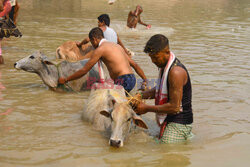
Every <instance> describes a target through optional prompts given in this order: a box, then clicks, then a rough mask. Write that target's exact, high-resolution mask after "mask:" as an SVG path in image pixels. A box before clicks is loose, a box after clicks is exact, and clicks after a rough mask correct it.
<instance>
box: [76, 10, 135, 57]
mask: <svg viewBox="0 0 250 167" xmlns="http://www.w3.org/2000/svg"><path fill="white" fill-rule="evenodd" d="M97 19H98V27H99V28H101V29H102V31H103V34H104V38H105V39H107V40H108V41H110V42H114V43H117V44H119V45H120V46H121V47H122V48H123V49H124V51H125V52H126V53H127V54H128V55H129V56H130V53H129V52H128V51H127V49H126V48H125V47H124V45H123V43H122V41H121V40H120V38H119V36H118V35H117V33H116V32H115V31H114V30H113V29H112V28H110V27H109V25H110V18H109V15H108V14H102V15H100V16H99V17H98V18H97ZM89 41H90V40H89V38H85V39H84V40H82V42H80V43H77V46H79V47H81V46H82V45H83V44H86V43H88V42H89Z"/></svg>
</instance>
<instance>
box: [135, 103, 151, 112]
mask: <svg viewBox="0 0 250 167" xmlns="http://www.w3.org/2000/svg"><path fill="white" fill-rule="evenodd" d="M146 107H147V105H146V104H144V103H142V102H141V103H140V104H138V105H137V107H136V109H135V112H136V114H138V115H141V114H146V113H147V112H148V111H147V110H146Z"/></svg>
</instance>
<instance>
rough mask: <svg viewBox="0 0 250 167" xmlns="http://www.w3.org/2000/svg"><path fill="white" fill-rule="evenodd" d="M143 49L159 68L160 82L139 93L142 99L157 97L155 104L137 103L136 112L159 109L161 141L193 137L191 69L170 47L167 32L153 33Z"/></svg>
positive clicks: (177, 140) (157, 118)
mask: <svg viewBox="0 0 250 167" xmlns="http://www.w3.org/2000/svg"><path fill="white" fill-rule="evenodd" d="M144 52H145V53H148V54H149V56H150V58H151V60H152V62H153V63H154V64H155V65H156V66H157V67H158V68H160V72H159V78H158V81H160V82H159V84H158V85H157V87H155V88H153V89H151V90H148V91H144V92H142V93H141V94H137V95H136V96H139V97H141V98H143V99H149V98H151V99H155V105H147V104H144V103H139V104H135V103H134V105H135V108H136V113H137V114H145V113H147V112H154V113H156V120H157V123H158V125H159V126H160V127H161V130H160V135H159V139H160V142H162V143H174V142H180V141H186V140H187V139H190V138H191V137H192V132H191V130H192V123H193V113H192V88H191V81H190V77H189V74H188V71H187V69H186V68H185V66H184V65H183V64H182V63H181V62H180V61H179V60H178V59H177V58H176V57H175V55H174V53H173V52H171V51H170V49H169V42H168V39H167V38H166V37H165V36H164V35H161V34H157V35H154V36H152V37H151V38H150V39H149V41H148V42H147V44H146V46H145V49H144ZM136 105H137V106H136Z"/></svg>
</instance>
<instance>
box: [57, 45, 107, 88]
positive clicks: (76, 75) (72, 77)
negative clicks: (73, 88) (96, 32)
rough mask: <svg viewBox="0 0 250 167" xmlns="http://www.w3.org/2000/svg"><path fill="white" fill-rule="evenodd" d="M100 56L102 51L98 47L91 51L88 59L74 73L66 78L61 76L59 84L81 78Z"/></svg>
mask: <svg viewBox="0 0 250 167" xmlns="http://www.w3.org/2000/svg"><path fill="white" fill-rule="evenodd" d="M101 56H102V53H101V52H100V51H99V50H98V49H96V50H95V51H94V52H93V53H92V55H91V57H90V59H89V61H88V62H87V63H86V64H85V66H84V67H83V68H81V69H80V70H78V71H76V72H75V73H74V74H72V75H70V76H69V77H67V78H62V77H61V78H59V80H58V82H59V83H60V84H64V83H65V82H68V81H72V80H75V79H78V78H81V77H82V76H84V75H85V74H87V72H89V71H90V70H91V68H92V67H93V66H94V65H95V64H96V63H97V62H98V60H99V59H100V58H101Z"/></svg>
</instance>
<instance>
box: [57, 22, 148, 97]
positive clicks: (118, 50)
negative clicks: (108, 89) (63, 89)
mask: <svg viewBox="0 0 250 167" xmlns="http://www.w3.org/2000/svg"><path fill="white" fill-rule="evenodd" d="M89 39H90V42H91V44H92V45H93V47H94V48H95V50H94V51H93V53H92V55H91V57H90V59H89V61H88V62H87V63H86V65H85V66H84V67H83V68H82V69H80V70H78V71H77V72H75V73H74V74H72V75H71V76H69V77H67V78H59V83H60V84H64V83H65V82H67V81H72V80H75V79H78V78H80V77H82V76H84V75H85V74H86V73H87V72H88V71H90V70H91V68H92V67H93V66H94V65H95V64H96V63H97V62H98V61H99V60H102V61H103V63H104V64H105V65H106V66H107V68H108V71H109V74H110V77H111V78H112V79H113V80H114V82H115V84H121V85H122V86H123V87H124V89H125V90H126V91H128V92H130V91H131V90H132V89H133V88H134V87H135V84H136V78H135V75H134V74H133V71H132V69H131V67H130V66H132V67H133V68H134V70H135V71H136V72H137V74H138V75H139V76H140V77H141V78H142V79H143V80H144V81H146V76H145V74H144V72H143V71H142V69H141V68H140V67H139V66H138V65H137V64H136V63H135V62H134V61H133V60H132V59H131V58H129V57H128V55H127V54H126V53H125V52H124V50H123V49H122V47H121V46H119V45H118V44H115V43H113V42H109V41H107V40H106V39H104V36H103V31H102V30H101V29H100V28H98V27H96V28H93V29H92V30H91V31H90V32H89Z"/></svg>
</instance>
